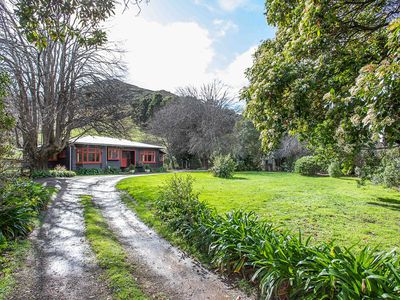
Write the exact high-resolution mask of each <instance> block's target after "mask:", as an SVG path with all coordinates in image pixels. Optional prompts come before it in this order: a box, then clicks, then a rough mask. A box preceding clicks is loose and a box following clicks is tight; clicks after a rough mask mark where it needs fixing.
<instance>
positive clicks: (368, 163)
mask: <svg viewBox="0 0 400 300" xmlns="http://www.w3.org/2000/svg"><path fill="white" fill-rule="evenodd" d="M356 175H357V176H358V177H360V179H361V182H360V183H361V184H365V181H366V180H371V181H372V182H374V183H376V184H384V185H386V186H387V187H397V188H398V187H400V148H393V149H388V150H381V151H373V152H367V153H366V154H365V155H364V161H363V164H362V166H361V167H358V168H357V170H356Z"/></svg>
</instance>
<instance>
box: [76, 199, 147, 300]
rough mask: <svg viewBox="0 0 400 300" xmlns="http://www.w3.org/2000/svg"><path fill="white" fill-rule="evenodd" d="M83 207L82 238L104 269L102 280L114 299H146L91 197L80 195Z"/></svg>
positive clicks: (122, 252) (123, 253) (124, 254)
mask: <svg viewBox="0 0 400 300" xmlns="http://www.w3.org/2000/svg"><path fill="white" fill-rule="evenodd" d="M81 203H82V204H83V206H84V218H85V224H86V237H87V238H88V240H89V242H90V245H91V247H92V249H93V251H94V252H95V254H96V257H97V260H98V263H99V265H100V267H101V268H103V270H104V272H105V279H106V281H107V282H108V284H109V287H110V288H111V290H112V292H113V295H114V297H115V299H138V300H140V299H147V297H146V296H145V295H144V294H143V292H142V291H141V290H140V288H139V287H138V284H137V282H136V280H135V278H134V277H133V276H132V266H131V265H130V264H129V263H128V262H127V256H126V253H125V251H124V249H123V248H122V246H121V244H120V243H119V242H118V241H117V239H116V237H115V235H114V233H113V232H112V231H111V230H110V229H109V228H108V225H107V222H106V221H105V220H104V218H103V216H102V215H101V212H100V210H99V209H97V208H96V207H95V205H94V203H93V202H92V197H91V196H81Z"/></svg>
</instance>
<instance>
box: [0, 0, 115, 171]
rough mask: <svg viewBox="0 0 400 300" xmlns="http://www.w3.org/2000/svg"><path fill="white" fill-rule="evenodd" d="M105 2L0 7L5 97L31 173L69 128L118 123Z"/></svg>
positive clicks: (20, 3)
mask: <svg viewBox="0 0 400 300" xmlns="http://www.w3.org/2000/svg"><path fill="white" fill-rule="evenodd" d="M110 3H111V4H112V5H114V2H113V1H105V2H104V1H94V2H93V1H92V2H91V1H89V2H87V1H17V2H16V6H13V5H12V4H10V3H5V2H0V27H1V28H2V30H1V31H0V56H1V57H2V60H1V61H0V66H1V68H3V69H4V70H6V72H7V73H8V74H9V75H10V89H9V96H8V97H7V99H8V101H9V104H10V106H11V107H12V109H13V112H14V114H15V118H16V126H17V130H18V131H19V132H20V134H21V137H22V147H23V150H24V154H25V157H26V158H27V159H28V162H29V163H30V165H31V166H32V168H34V169H45V168H47V160H48V158H49V157H51V156H52V155H53V154H55V153H56V152H59V151H61V150H62V149H63V148H64V147H65V146H66V143H67V142H68V140H69V138H70V133H71V131H72V130H73V129H75V128H86V127H89V128H90V127H95V126H102V127H107V126H110V125H113V124H115V118H113V116H114V115H115V114H118V109H117V108H116V107H115V91H113V89H112V88H110V86H109V85H104V84H103V82H104V81H105V80H109V79H110V78H114V77H116V76H118V75H119V74H121V72H123V67H122V66H121V64H120V62H119V61H120V59H119V53H118V52H117V51H115V49H114V48H113V47H112V46H110V44H108V43H107V41H106V37H105V36H104V35H103V34H102V33H101V30H100V24H101V21H102V20H104V19H105V18H106V17H108V16H109V15H110V14H111V13H112V6H111V8H110V5H111V4H110ZM47 4H49V5H47ZM50 4H51V5H50ZM30 5H31V6H30ZM114 113H115V114H114Z"/></svg>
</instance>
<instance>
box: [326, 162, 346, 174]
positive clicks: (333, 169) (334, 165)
mask: <svg viewBox="0 0 400 300" xmlns="http://www.w3.org/2000/svg"><path fill="white" fill-rule="evenodd" d="M328 173H329V176H331V177H333V178H337V177H340V176H342V175H343V173H342V170H341V168H340V163H339V162H337V161H333V162H331V164H330V165H329V167H328Z"/></svg>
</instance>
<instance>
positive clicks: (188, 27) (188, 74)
mask: <svg viewBox="0 0 400 300" xmlns="http://www.w3.org/2000/svg"><path fill="white" fill-rule="evenodd" d="M111 38H112V39H113V40H123V41H124V42H123V43H122V45H121V48H123V49H125V50H126V51H127V53H126V54H125V60H126V62H127V64H128V69H129V75H130V80H129V81H130V82H132V83H133V84H136V85H139V86H141V87H145V88H149V89H167V90H171V91H172V90H174V89H175V88H177V87H180V86H184V85H189V84H200V83H201V82H205V81H207V80H208V79H209V78H208V75H209V73H208V70H207V69H208V67H209V65H210V64H211V62H212V60H213V57H214V49H213V48H212V39H211V38H210V35H209V33H208V31H207V30H206V29H204V28H202V27H201V26H200V25H199V24H197V23H194V22H174V23H169V24H166V25H163V24H160V23H157V22H152V21H147V20H144V19H143V18H140V17H133V18H127V17H126V15H124V16H123V20H121V19H120V20H118V24H116V26H114V28H113V29H112V30H111Z"/></svg>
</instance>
